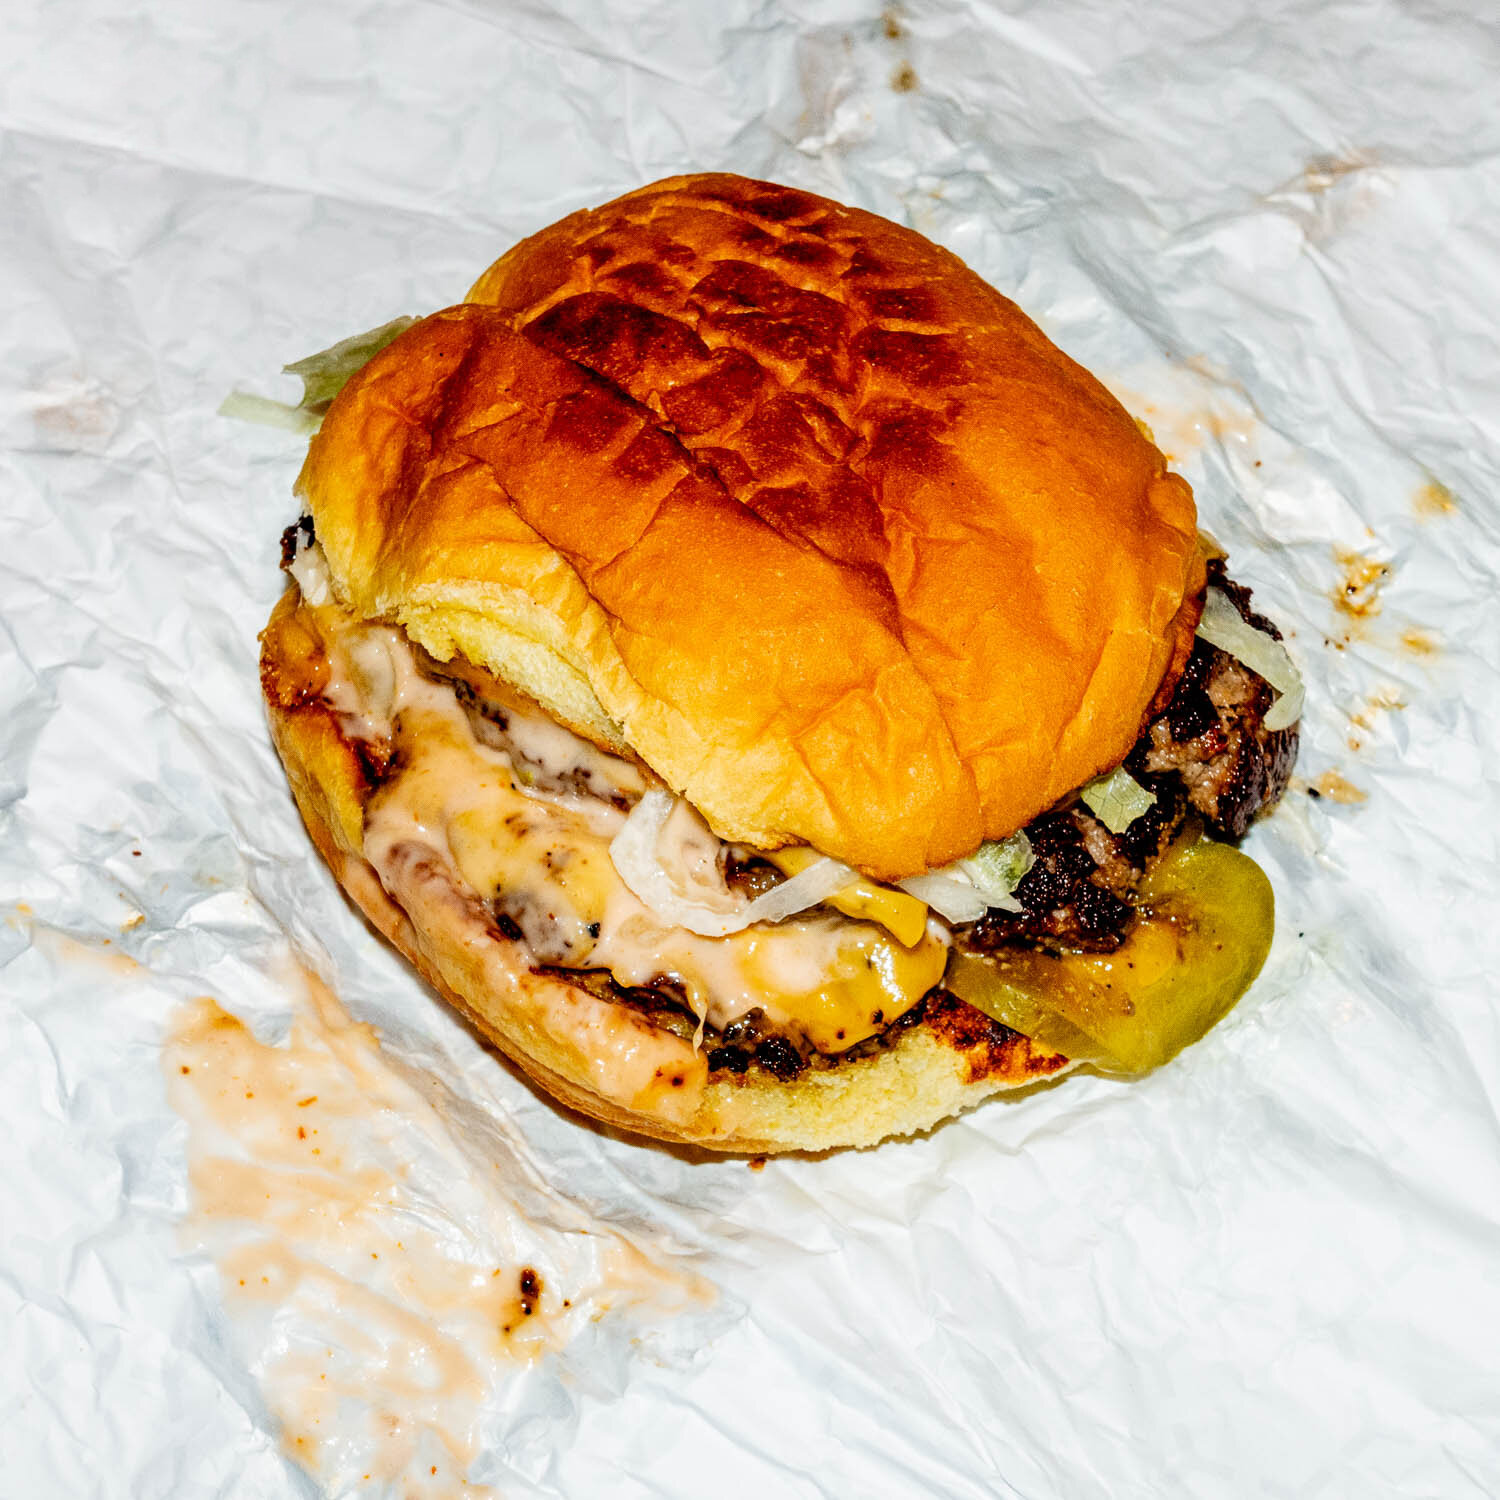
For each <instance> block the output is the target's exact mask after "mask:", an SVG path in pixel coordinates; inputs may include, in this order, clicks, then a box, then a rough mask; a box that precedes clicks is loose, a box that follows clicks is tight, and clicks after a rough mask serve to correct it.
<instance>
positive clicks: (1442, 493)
mask: <svg viewBox="0 0 1500 1500" xmlns="http://www.w3.org/2000/svg"><path fill="white" fill-rule="evenodd" d="M1411 505H1412V509H1413V510H1414V511H1416V513H1417V515H1418V516H1419V517H1420V518H1421V519H1422V520H1424V521H1430V520H1431V519H1432V518H1433V517H1434V516H1451V515H1452V514H1453V513H1454V511H1456V510H1457V509H1458V500H1457V499H1456V498H1455V497H1454V494H1453V491H1452V490H1450V489H1449V488H1448V486H1447V485H1446V484H1440V483H1439V482H1438V481H1437V480H1436V479H1429V480H1428V481H1427V483H1426V484H1423V485H1419V486H1418V488H1417V492H1416V494H1415V495H1413V496H1412V502H1411Z"/></svg>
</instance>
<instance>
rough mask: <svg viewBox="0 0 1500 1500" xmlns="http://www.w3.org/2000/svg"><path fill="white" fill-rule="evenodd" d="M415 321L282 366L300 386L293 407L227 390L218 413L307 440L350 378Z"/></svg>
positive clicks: (395, 322) (397, 321)
mask: <svg viewBox="0 0 1500 1500" xmlns="http://www.w3.org/2000/svg"><path fill="white" fill-rule="evenodd" d="M416 321H417V320H416V319H415V318H408V317H401V318H392V319H391V321H390V322H389V323H382V324H381V325H380V327H379V328H372V329H370V330H369V332H368V333H356V334H354V335H352V336H351V337H350V338H347V339H341V340H339V342H338V343H336V344H334V345H332V346H331V347H330V348H327V349H320V350H319V351H318V352H317V353H316V354H309V355H308V356H307V357H306V358H305V359H299V360H296V361H294V362H293V363H292V364H289V365H283V366H282V369H283V371H284V372H285V373H286V374H288V375H295V376H296V377H297V378H298V379H299V380H300V381H301V382H302V399H301V400H300V401H299V402H298V403H297V404H296V405H295V406H289V405H288V404H287V403H286V402H285V401H272V400H271V399H270V398H269V397H267V396H254V395H251V394H250V393H249V392H248V391H231V392H230V393H229V394H228V395H227V396H226V397H225V398H224V400H223V402H222V403H221V404H220V406H219V415H220V416H221V417H233V418H234V419H236V420H237V421H241V422H257V423H259V424H260V425H261V426H263V427H280V428H283V429H284V430H286V431H288V432H295V433H298V434H300V435H301V436H303V437H310V436H311V435H312V434H313V433H315V432H316V431H317V430H318V428H319V427H321V426H322V424H323V414H324V412H326V411H327V410H328V408H329V407H330V406H331V405H332V404H333V398H334V397H335V396H337V395H338V393H339V392H340V391H341V390H343V388H344V386H345V385H346V384H347V383H348V381H349V378H350V377H351V376H352V375H354V374H356V373H357V372H358V371H360V370H362V369H364V367H365V366H366V365H367V364H369V362H370V361H371V360H372V359H374V358H375V356H376V355H377V354H379V353H380V351H381V350H382V349H384V348H385V346H386V345H387V344H389V343H391V342H392V341H393V340H394V339H396V338H397V337H398V336H399V335H400V334H402V333H404V332H405V331H406V330H407V329H408V328H410V327H411V325H412V324H413V323H415V322H416Z"/></svg>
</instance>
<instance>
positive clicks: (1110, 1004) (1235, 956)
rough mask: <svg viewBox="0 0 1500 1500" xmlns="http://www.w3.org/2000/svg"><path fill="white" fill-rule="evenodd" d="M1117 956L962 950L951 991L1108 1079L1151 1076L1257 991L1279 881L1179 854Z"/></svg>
mask: <svg viewBox="0 0 1500 1500" xmlns="http://www.w3.org/2000/svg"><path fill="white" fill-rule="evenodd" d="M1139 900H1140V910H1139V915H1138V916H1137V918H1136V921H1135V924H1134V926H1133V927H1132V928H1131V930H1130V933H1129V935H1128V936H1127V937H1126V939H1125V942H1124V943H1123V945H1122V946H1121V947H1120V948H1119V950H1118V951H1117V952H1114V953H1106V954H1099V953H1064V954H1061V955H1057V956H1054V955H1051V954H1046V953H1035V952H1023V951H1016V952H1014V953H1003V954H999V955H996V956H993V957H980V956H979V955H977V954H968V953H959V952H957V951H954V952H953V954H952V955H951V956H950V957H949V960H948V971H947V977H946V979H945V981H944V982H945V983H946V985H947V987H948V988H949V989H950V990H952V992H953V993H954V994H955V995H957V996H959V998H960V999H963V1000H967V1001H968V1002H969V1004H970V1005H972V1006H974V1007H975V1008H976V1009H977V1010H982V1011H983V1012H984V1013H985V1014H986V1015H987V1016H992V1017H993V1018H994V1019H995V1020H997V1021H999V1022H1001V1023H1002V1024H1004V1025H1006V1026H1009V1027H1010V1028H1011V1029H1012V1030H1013V1031H1019V1032H1022V1033H1024V1034H1025V1035H1026V1036H1029V1037H1030V1038H1031V1039H1032V1040H1033V1041H1034V1042H1036V1043H1038V1044H1039V1045H1040V1046H1043V1047H1050V1048H1052V1049H1054V1050H1055V1051H1058V1052H1061V1053H1063V1054H1064V1055H1065V1056H1067V1057H1072V1058H1076V1059H1077V1060H1078V1061H1079V1062H1089V1063H1093V1064H1095V1065H1096V1066H1097V1067H1099V1068H1100V1069H1101V1070H1102V1071H1104V1072H1109V1073H1145V1072H1147V1071H1149V1070H1150V1069H1152V1068H1155V1067H1159V1066H1160V1065H1161V1064H1162V1063H1164V1062H1166V1061H1167V1060H1168V1058H1171V1057H1175V1056H1176V1055H1177V1053H1179V1052H1180V1051H1181V1050H1182V1049H1183V1048H1184V1047H1186V1046H1187V1045H1188V1044H1189V1043H1191V1042H1196V1041H1197V1040H1198V1038H1199V1037H1201V1036H1202V1035H1203V1034H1204V1033H1205V1032H1206V1031H1208V1029H1209V1028H1210V1027H1211V1026H1213V1025H1214V1023H1215V1022H1216V1021H1218V1020H1219V1019H1220V1017H1221V1016H1223V1015H1224V1013H1225V1012H1226V1011H1228V1010H1229V1008H1230V1007H1231V1006H1232V1005H1233V1004H1234V1002H1235V1001H1236V1000H1238V999H1239V998H1240V996H1241V995H1243V994H1244V993H1245V991H1246V990H1247V989H1249V988H1250V984H1251V982H1252V981H1253V980H1254V978H1255V976H1256V975H1257V974H1259V973H1260V969H1261V965H1262V964H1263V963H1265V961H1266V954H1267V953H1268V952H1269V951H1270V948H1271V934H1272V931H1273V929H1274V927H1275V916H1276V906H1275V899H1274V897H1273V895H1272V893H1271V882H1270V881H1269V880H1267V879H1266V876H1265V872H1264V871H1263V870H1262V869H1261V868H1260V866H1259V865H1257V864H1256V863H1255V861H1254V860H1253V859H1251V858H1249V857H1248V856H1247V855H1244V854H1241V853H1240V852H1239V851H1238V850H1237V849H1233V848H1231V847H1230V846H1229V845H1228V844H1220V843H1216V842H1215V841H1214V840H1213V839H1210V838H1205V837H1199V838H1196V839H1193V838H1188V839H1185V840H1183V841H1182V842H1180V843H1178V844H1176V845H1174V846H1173V847H1172V848H1171V849H1170V850H1168V851H1167V853H1166V855H1164V856H1163V858H1162V859H1161V860H1160V861H1159V862H1158V863H1157V865H1156V867H1155V868H1154V869H1153V870H1152V871H1151V872H1150V873H1149V874H1148V875H1147V876H1146V877H1145V879H1144V880H1143V881H1142V882H1141V885H1140V894H1139Z"/></svg>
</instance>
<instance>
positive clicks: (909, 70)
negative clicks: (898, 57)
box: [891, 63, 917, 94]
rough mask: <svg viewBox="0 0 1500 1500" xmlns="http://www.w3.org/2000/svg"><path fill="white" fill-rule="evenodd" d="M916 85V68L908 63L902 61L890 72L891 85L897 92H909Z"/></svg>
mask: <svg viewBox="0 0 1500 1500" xmlns="http://www.w3.org/2000/svg"><path fill="white" fill-rule="evenodd" d="M916 86H917V70H916V69H915V68H914V67H912V65H911V64H910V63H902V64H901V66H900V67H899V68H897V69H896V71H895V72H894V73H892V74H891V87H892V88H893V89H895V91H896V92H897V93H898V94H909V93H911V92H912V91H913V90H914V89H915V88H916Z"/></svg>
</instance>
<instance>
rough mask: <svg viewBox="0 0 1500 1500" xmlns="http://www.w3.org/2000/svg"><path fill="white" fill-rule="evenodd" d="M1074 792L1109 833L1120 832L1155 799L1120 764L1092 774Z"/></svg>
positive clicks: (1152, 794) (1152, 793) (1153, 795)
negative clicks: (1107, 771) (1108, 770)
mask: <svg viewBox="0 0 1500 1500" xmlns="http://www.w3.org/2000/svg"><path fill="white" fill-rule="evenodd" d="M1078 795H1079V796H1080V797H1081V798H1082V799H1083V805H1084V806H1085V807H1086V808H1088V810H1089V811H1090V812H1091V813H1093V815H1094V816H1095V817H1096V818H1098V820H1099V821H1100V822H1101V823H1103V824H1104V826H1105V827H1106V828H1107V829H1109V831H1110V832H1111V833H1124V832H1125V830H1126V829H1127V828H1129V827H1130V825H1131V824H1132V823H1134V822H1135V820H1136V819H1137V818H1138V817H1140V815H1141V814H1142V813H1144V812H1146V811H1148V810H1149V809H1150V808H1151V806H1152V805H1153V804H1154V803H1155V801H1156V793H1155V792H1148V791H1147V790H1146V788H1145V787H1143V786H1142V785H1141V784H1140V782H1138V781H1137V780H1136V779H1135V777H1134V776H1132V775H1131V774H1130V772H1129V771H1127V770H1126V769H1125V767H1124V766H1116V767H1115V769H1114V770H1113V771H1111V772H1110V773H1109V774H1108V775H1107V776H1096V777H1094V779H1093V780H1092V781H1091V782H1089V783H1088V784H1087V785H1086V786H1085V787H1084V788H1083V790H1082V791H1081V792H1079V794H1078Z"/></svg>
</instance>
